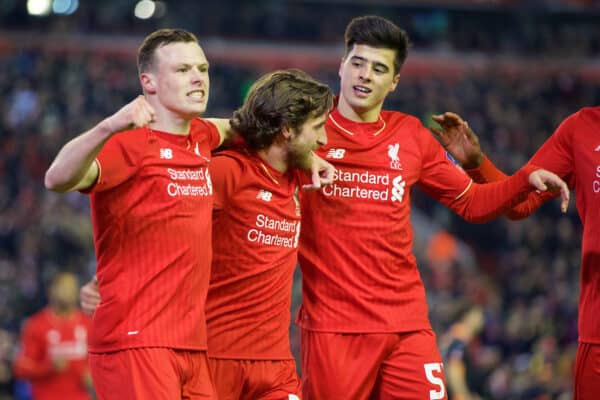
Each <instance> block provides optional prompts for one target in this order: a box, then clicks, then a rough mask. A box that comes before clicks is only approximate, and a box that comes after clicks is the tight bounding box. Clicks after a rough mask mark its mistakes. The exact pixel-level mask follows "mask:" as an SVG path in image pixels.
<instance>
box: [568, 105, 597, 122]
mask: <svg viewBox="0 0 600 400" xmlns="http://www.w3.org/2000/svg"><path fill="white" fill-rule="evenodd" d="M572 117H574V118H578V119H581V120H582V121H584V122H586V123H593V124H596V125H600V106H597V107H584V108H582V109H581V110H579V111H578V112H576V113H575V114H572V115H571V116H570V117H569V118H572Z"/></svg>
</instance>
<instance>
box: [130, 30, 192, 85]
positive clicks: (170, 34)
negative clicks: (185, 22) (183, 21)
mask: <svg viewBox="0 0 600 400" xmlns="http://www.w3.org/2000/svg"><path fill="white" fill-rule="evenodd" d="M180 42H181V43H189V42H195V43H198V39H197V38H196V36H195V35H194V34H193V33H191V32H188V31H186V30H183V29H159V30H157V31H154V32H152V33H151V34H149V35H148V36H146V38H145V39H144V42H143V43H142V45H141V46H140V48H139V49H138V56H137V65H138V72H139V73H140V74H141V73H142V72H146V71H148V70H149V69H150V68H152V63H153V61H154V60H153V58H154V52H155V51H156V49H158V48H159V47H162V46H166V45H167V44H170V43H180Z"/></svg>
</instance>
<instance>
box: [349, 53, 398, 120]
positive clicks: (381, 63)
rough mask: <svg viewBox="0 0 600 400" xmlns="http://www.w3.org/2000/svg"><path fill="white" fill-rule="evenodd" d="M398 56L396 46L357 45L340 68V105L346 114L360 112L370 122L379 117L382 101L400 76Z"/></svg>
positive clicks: (353, 114) (356, 114)
mask: <svg viewBox="0 0 600 400" xmlns="http://www.w3.org/2000/svg"><path fill="white" fill-rule="evenodd" d="M395 56H396V50H392V49H386V48H375V47H371V46H367V45H364V44H357V45H354V47H353V48H352V50H351V51H350V52H349V53H348V55H347V56H346V57H345V58H344V59H343V60H342V63H341V65H340V70H339V75H340V79H341V84H340V87H341V93H340V99H339V103H338V108H339V109H340V112H342V114H343V115H344V116H346V117H349V118H352V117H353V116H358V117H360V118H361V119H362V120H363V121H369V122H373V121H376V120H377V118H378V116H379V111H381V107H382V106H383V101H384V100H385V98H386V96H387V95H388V93H390V92H392V91H394V90H395V89H396V85H397V84H398V80H399V79H400V75H399V74H395V73H394V57H395Z"/></svg>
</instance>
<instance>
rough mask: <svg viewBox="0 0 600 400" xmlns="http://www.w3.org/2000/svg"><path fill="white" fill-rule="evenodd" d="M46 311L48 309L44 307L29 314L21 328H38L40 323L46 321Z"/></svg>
mask: <svg viewBox="0 0 600 400" xmlns="http://www.w3.org/2000/svg"><path fill="white" fill-rule="evenodd" d="M48 313H49V311H48V310H47V309H45V308H44V309H42V310H40V311H38V312H36V313H35V314H32V315H31V316H29V317H28V318H27V319H26V320H25V322H24V323H23V330H29V331H32V330H36V329H38V328H39V327H40V326H41V325H44V324H45V322H46V321H48Z"/></svg>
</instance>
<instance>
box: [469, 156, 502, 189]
mask: <svg viewBox="0 0 600 400" xmlns="http://www.w3.org/2000/svg"><path fill="white" fill-rule="evenodd" d="M465 171H466V172H467V174H469V176H470V177H471V178H473V180H474V181H475V182H477V183H487V182H496V181H501V180H503V179H506V178H508V175H506V174H505V173H504V172H502V171H500V170H499V169H498V168H497V167H496V166H495V165H494V163H492V161H491V160H490V159H489V158H487V156H485V157H484V158H483V161H482V162H481V165H479V167H477V168H472V169H466V170H465Z"/></svg>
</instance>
